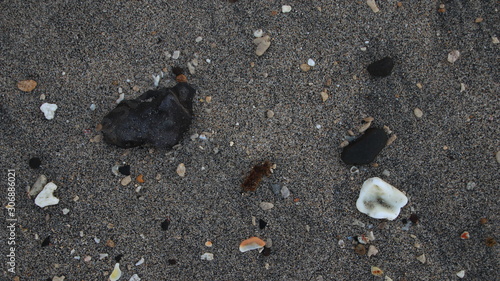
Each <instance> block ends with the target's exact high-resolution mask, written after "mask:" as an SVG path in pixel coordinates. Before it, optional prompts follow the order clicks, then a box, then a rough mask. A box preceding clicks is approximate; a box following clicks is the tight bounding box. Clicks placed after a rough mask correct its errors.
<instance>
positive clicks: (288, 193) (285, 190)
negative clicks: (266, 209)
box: [281, 186, 290, 199]
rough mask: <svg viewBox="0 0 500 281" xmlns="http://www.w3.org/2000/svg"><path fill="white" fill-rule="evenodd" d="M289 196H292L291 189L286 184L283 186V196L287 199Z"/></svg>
mask: <svg viewBox="0 0 500 281" xmlns="http://www.w3.org/2000/svg"><path fill="white" fill-rule="evenodd" d="M288 196H290V190H289V189H288V188H287V187H286V186H283V187H282V188H281V197H283V199H286V198H288Z"/></svg>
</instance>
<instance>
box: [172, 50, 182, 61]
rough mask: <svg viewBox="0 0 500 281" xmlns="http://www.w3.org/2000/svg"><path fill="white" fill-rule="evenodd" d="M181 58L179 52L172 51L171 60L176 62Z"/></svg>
mask: <svg viewBox="0 0 500 281" xmlns="http://www.w3.org/2000/svg"><path fill="white" fill-rule="evenodd" d="M180 56H181V52H180V51H174V54H173V55H172V59H174V60H176V59H178V58H179V57H180Z"/></svg>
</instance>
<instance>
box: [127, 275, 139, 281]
mask: <svg viewBox="0 0 500 281" xmlns="http://www.w3.org/2000/svg"><path fill="white" fill-rule="evenodd" d="M128 281H141V278H139V275H137V274H134V275H132V277H130V279H129V280H128Z"/></svg>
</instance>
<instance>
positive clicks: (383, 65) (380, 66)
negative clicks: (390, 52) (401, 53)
mask: <svg viewBox="0 0 500 281" xmlns="http://www.w3.org/2000/svg"><path fill="white" fill-rule="evenodd" d="M393 67H394V60H393V59H391V58H390V57H385V58H383V59H381V60H378V61H376V62H372V63H371V64H370V65H368V67H367V70H368V72H369V73H370V74H371V75H373V76H378V77H385V76H389V75H390V74H391V72H392V68H393Z"/></svg>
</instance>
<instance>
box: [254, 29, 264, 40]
mask: <svg viewBox="0 0 500 281" xmlns="http://www.w3.org/2000/svg"><path fill="white" fill-rule="evenodd" d="M262 35H264V31H262V29H257V30H255V31H254V32H253V36H255V37H256V38H260V37H262Z"/></svg>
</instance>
